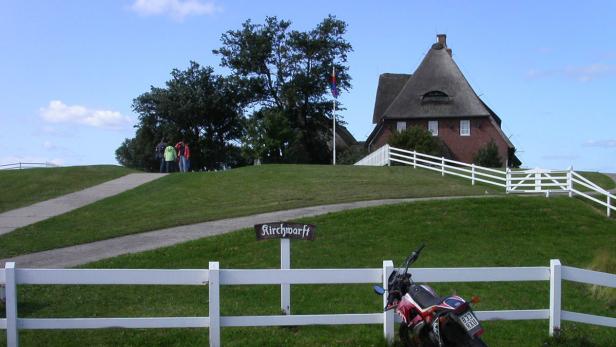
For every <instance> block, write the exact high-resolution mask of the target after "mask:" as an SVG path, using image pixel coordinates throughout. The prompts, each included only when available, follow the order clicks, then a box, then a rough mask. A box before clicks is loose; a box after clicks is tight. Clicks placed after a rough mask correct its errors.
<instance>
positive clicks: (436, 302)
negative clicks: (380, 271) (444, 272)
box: [374, 244, 487, 347]
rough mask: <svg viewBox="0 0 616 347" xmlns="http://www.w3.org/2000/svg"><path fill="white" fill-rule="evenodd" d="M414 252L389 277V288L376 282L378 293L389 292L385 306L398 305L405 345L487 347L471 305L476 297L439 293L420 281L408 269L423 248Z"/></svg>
mask: <svg viewBox="0 0 616 347" xmlns="http://www.w3.org/2000/svg"><path fill="white" fill-rule="evenodd" d="M424 247H425V245H424V244H422V245H421V246H420V247H419V248H418V249H416V250H415V251H413V252H411V254H409V256H408V257H406V259H405V260H404V262H403V263H402V265H401V266H400V268H398V269H396V270H394V271H393V272H392V273H391V275H390V276H389V278H388V280H387V282H388V283H387V291H386V290H385V289H383V287H380V286H374V291H375V292H376V293H377V294H379V295H385V292H387V305H386V306H385V308H384V310H385V311H388V310H392V309H395V310H396V313H397V314H398V315H399V316H400V318H401V319H402V321H401V322H400V328H399V335H400V341H401V342H402V345H403V346H405V347H449V346H455V347H487V345H486V344H485V342H483V340H481V338H480V336H481V335H482V334H483V328H482V327H481V324H480V323H479V320H478V319H477V316H475V313H474V312H473V310H472V308H471V305H470V304H471V303H476V302H477V301H478V299H477V298H473V300H471V302H467V301H466V300H464V299H463V298H461V297H459V296H457V295H452V296H449V297H444V298H441V297H439V296H438V295H437V294H436V292H435V291H434V289H432V288H431V287H430V286H428V285H425V284H417V283H415V282H414V281H413V279H412V276H411V274H410V273H409V272H408V269H409V267H410V266H411V265H412V264H413V263H414V262H415V261H416V260H417V259H418V258H419V255H420V253H421V251H422V250H423V248H424Z"/></svg>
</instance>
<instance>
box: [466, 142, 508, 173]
mask: <svg viewBox="0 0 616 347" xmlns="http://www.w3.org/2000/svg"><path fill="white" fill-rule="evenodd" d="M473 163H475V164H477V165H481V166H485V167H503V159H502V158H501V156H500V155H499V154H498V146H496V143H495V142H494V140H490V142H488V143H487V144H486V145H485V146H484V147H482V148H480V149H479V151H477V154H475V157H474V158H473Z"/></svg>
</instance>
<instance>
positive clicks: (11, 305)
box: [4, 262, 19, 347]
mask: <svg viewBox="0 0 616 347" xmlns="http://www.w3.org/2000/svg"><path fill="white" fill-rule="evenodd" d="M4 276H5V280H6V302H5V306H6V345H7V346H8V347H17V346H19V330H18V329H17V282H16V278H15V263H13V262H8V263H6V264H4Z"/></svg>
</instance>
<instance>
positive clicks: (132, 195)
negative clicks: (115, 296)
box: [0, 165, 497, 259]
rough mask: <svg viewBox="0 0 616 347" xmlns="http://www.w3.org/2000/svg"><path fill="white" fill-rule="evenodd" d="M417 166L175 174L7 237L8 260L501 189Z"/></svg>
mask: <svg viewBox="0 0 616 347" xmlns="http://www.w3.org/2000/svg"><path fill="white" fill-rule="evenodd" d="M496 192H497V190H495V189H493V188H491V187H485V186H480V185H478V186H472V185H470V184H469V182H468V180H465V179H461V178H455V177H451V176H446V177H441V175H439V174H438V173H434V172H429V171H426V170H413V169H412V168H409V167H357V166H335V167H332V166H317V165H263V166H256V167H255V166H252V167H244V168H241V169H236V170H231V171H226V172H213V173H189V174H174V175H169V176H166V177H163V178H161V179H158V180H156V181H154V182H150V183H148V184H144V185H142V186H140V187H137V188H135V189H132V190H130V191H128V192H125V193H122V194H119V195H116V196H113V197H110V198H108V199H104V200H102V201H99V202H96V203H94V204H91V205H89V206H85V207H83V208H80V209H77V210H75V211H72V212H70V213H67V214H64V215H61V216H57V217H54V218H51V219H48V220H45V221H42V222H40V223H36V224H33V225H30V226H27V227H24V228H21V229H18V230H15V231H13V232H11V233H9V234H6V235H3V236H0V259H1V258H6V257H10V256H15V255H19V254H25V253H31V252H36V251H42V250H47V249H53V248H58V247H63V246H69V245H75V244H81V243H87V242H92V241H96V240H102V239H107V238H113V237H117V236H122V235H127V234H135V233H140V232H144V231H149V230H156V229H161V228H166V227H172V226H177V225H186V224H192V223H197V222H203V221H210V220H217V219H222V218H229V217H237V216H245V215H251V214H255V213H261V212H269V211H277V210H286V209H292V208H297V207H304V206H315V205H322V204H333V203H341V202H349V201H359V200H372V199H382V198H407V197H425V196H447V195H481V194H485V193H496Z"/></svg>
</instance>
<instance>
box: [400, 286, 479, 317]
mask: <svg viewBox="0 0 616 347" xmlns="http://www.w3.org/2000/svg"><path fill="white" fill-rule="evenodd" d="M426 287H427V286H426ZM430 289H431V288H430ZM467 306H468V304H467V303H466V301H464V299H462V298H461V297H459V296H457V295H453V296H450V297H447V298H445V299H444V300H442V301H441V302H440V303H439V304H437V305H432V306H428V307H424V308H422V307H421V305H419V304H418V303H417V302H416V301H415V300H414V299H413V297H412V296H411V295H409V294H408V293H407V294H405V295H404V296H403V297H402V299H401V300H400V301H399V302H398V304H397V306H396V313H397V314H398V315H399V316H400V318H402V320H403V321H404V322H405V323H406V324H407V325H411V323H412V322H411V321H410V318H411V317H412V316H414V315H415V314H417V315H420V316H421V317H423V319H424V320H426V321H427V322H428V323H430V322H431V321H432V314H433V313H434V312H436V311H441V310H446V311H458V310H462V309H465V308H466V307H467Z"/></svg>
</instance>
